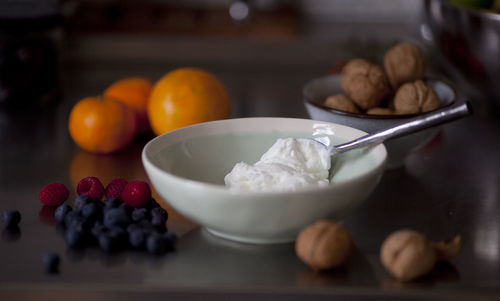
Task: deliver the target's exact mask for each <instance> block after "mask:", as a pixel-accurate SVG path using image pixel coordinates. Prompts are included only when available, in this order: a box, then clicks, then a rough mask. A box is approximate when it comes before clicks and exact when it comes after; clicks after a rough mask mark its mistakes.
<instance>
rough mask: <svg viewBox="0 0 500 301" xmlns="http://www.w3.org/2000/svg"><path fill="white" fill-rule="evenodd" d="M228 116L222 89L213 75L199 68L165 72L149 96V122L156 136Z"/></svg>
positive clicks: (227, 106) (228, 106)
mask: <svg viewBox="0 0 500 301" xmlns="http://www.w3.org/2000/svg"><path fill="white" fill-rule="evenodd" d="M230 115H231V103H230V101H229V96H228V93H227V91H226V89H225V87H224V86H223V85H222V83H221V82H220V81H219V79H217V77H215V75H213V74H211V73H209V72H207V71H205V70H202V69H198V68H179V69H176V70H173V71H171V72H169V73H167V74H166V75H164V76H163V77H162V78H160V80H158V81H157V82H156V83H155V84H154V86H153V90H152V91H151V94H150V96H149V102H148V116H149V121H150V123H151V127H152V129H153V131H154V132H155V133H156V134H157V135H161V134H163V133H166V132H169V131H172V130H175V129H177V128H181V127H184V126H188V125H192V124H195V123H200V122H205V121H212V120H218V119H227V118H229V117H230Z"/></svg>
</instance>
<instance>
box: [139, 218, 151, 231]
mask: <svg viewBox="0 0 500 301" xmlns="http://www.w3.org/2000/svg"><path fill="white" fill-rule="evenodd" d="M138 225H139V227H140V228H141V230H142V232H144V233H146V234H150V233H151V232H153V230H154V229H155V228H154V226H153V225H152V224H151V222H150V221H148V220H142V221H140V222H139V224H138Z"/></svg>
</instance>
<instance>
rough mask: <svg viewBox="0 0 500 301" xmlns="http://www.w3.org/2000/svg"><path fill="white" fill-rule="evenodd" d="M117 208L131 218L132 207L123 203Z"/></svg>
mask: <svg viewBox="0 0 500 301" xmlns="http://www.w3.org/2000/svg"><path fill="white" fill-rule="evenodd" d="M118 208H121V209H123V210H124V211H125V212H126V213H127V215H128V216H129V217H131V216H132V211H134V207H132V206H129V205H127V204H125V203H122V204H121V205H120V206H119V207H118Z"/></svg>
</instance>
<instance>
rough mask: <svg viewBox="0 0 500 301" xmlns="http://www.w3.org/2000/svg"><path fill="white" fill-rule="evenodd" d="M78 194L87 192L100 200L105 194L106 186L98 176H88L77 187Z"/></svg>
mask: <svg viewBox="0 0 500 301" xmlns="http://www.w3.org/2000/svg"><path fill="white" fill-rule="evenodd" d="M76 193H78V195H82V194H86V195H88V196H89V197H91V198H93V199H95V200H100V199H101V198H102V196H103V195H104V186H102V183H101V181H99V179H98V178H96V177H86V178H83V179H81V180H80V182H79V183H78V186H77V187H76Z"/></svg>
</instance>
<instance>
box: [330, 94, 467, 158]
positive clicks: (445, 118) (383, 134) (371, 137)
mask: <svg viewBox="0 0 500 301" xmlns="http://www.w3.org/2000/svg"><path fill="white" fill-rule="evenodd" d="M471 113H472V107H471V105H470V104H469V103H468V102H466V103H464V104H462V105H459V106H456V107H452V108H447V109H442V110H439V111H437V112H435V113H432V114H429V115H425V116H423V117H416V118H414V119H412V120H410V121H409V122H405V123H402V124H399V125H397V126H395V127H392V128H389V129H386V130H382V131H380V132H376V133H374V134H368V135H365V136H363V137H360V138H358V139H356V140H353V141H350V142H347V143H344V144H339V145H336V146H335V147H334V152H339V153H342V152H345V151H348V150H351V149H353V148H358V147H366V146H371V145H377V144H379V143H382V142H384V141H385V140H387V139H391V138H396V137H399V136H403V135H407V134H411V133H414V132H417V131H420V130H423V129H426V128H429V127H433V126H436V125H440V124H443V123H446V122H450V121H453V120H456V119H459V118H461V117H464V116H467V115H469V114H471Z"/></svg>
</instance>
